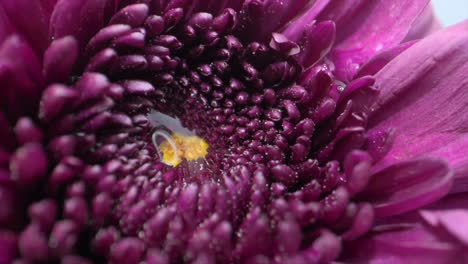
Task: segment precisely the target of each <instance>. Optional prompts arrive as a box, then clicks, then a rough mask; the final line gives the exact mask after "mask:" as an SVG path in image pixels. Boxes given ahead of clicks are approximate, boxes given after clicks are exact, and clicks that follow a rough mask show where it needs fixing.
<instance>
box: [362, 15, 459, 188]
mask: <svg viewBox="0 0 468 264" xmlns="http://www.w3.org/2000/svg"><path fill="white" fill-rule="evenodd" d="M467 72H468V21H465V22H463V23H461V24H458V25H456V26H454V27H451V28H448V29H445V30H442V31H439V32H437V33H434V34H432V35H430V36H429V37H427V38H425V39H423V40H422V41H420V42H418V43H417V44H415V45H413V46H412V47H411V48H409V49H408V50H406V51H404V52H403V53H401V55H400V56H398V57H397V58H395V59H394V60H393V61H392V62H390V63H389V64H388V65H387V66H386V67H384V68H383V69H382V70H381V71H380V72H379V73H378V74H377V75H376V76H375V78H376V85H378V86H379V87H380V90H381V91H380V97H379V98H378V100H377V102H376V104H375V105H374V107H373V108H374V112H373V114H372V116H371V119H370V128H371V129H370V133H377V132H379V131H388V130H391V129H393V130H395V133H394V139H393V141H394V142H393V146H392V148H391V149H390V151H389V153H387V155H386V156H385V157H384V158H383V159H382V160H381V161H380V162H379V163H378V164H377V166H378V167H379V168H383V167H386V166H389V165H391V164H394V163H397V162H399V161H401V160H408V159H411V158H414V157H419V156H437V157H440V158H444V159H446V160H447V161H448V162H449V164H450V165H451V166H453V167H454V169H455V173H456V176H457V177H464V176H468V156H467V155H466V149H467V148H468V115H467V114H466V109H467V107H468V89H467V88H468V78H467V77H466V74H467ZM461 179H463V178H461ZM465 187H466V185H465ZM465 190H467V189H465Z"/></svg>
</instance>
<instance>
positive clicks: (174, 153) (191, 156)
mask: <svg viewBox="0 0 468 264" xmlns="http://www.w3.org/2000/svg"><path fill="white" fill-rule="evenodd" d="M155 135H156V133H155ZM159 135H160V136H163V137H164V138H165V141H163V142H162V143H161V144H159V146H158V145H156V147H157V148H158V151H159V155H160V157H161V161H162V162H163V163H165V164H167V165H170V166H173V167H177V166H178V165H179V164H180V163H181V162H182V161H183V160H184V159H185V160H187V161H192V160H198V159H201V158H204V157H205V156H206V154H208V147H209V145H208V143H207V142H206V141H205V140H204V139H202V138H200V137H197V136H194V135H192V136H188V135H183V134H178V133H173V134H172V135H168V134H165V135H163V134H159ZM156 136H157V135H156Z"/></svg>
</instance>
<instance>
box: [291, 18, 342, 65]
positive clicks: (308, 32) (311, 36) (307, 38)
mask: <svg viewBox="0 0 468 264" xmlns="http://www.w3.org/2000/svg"><path fill="white" fill-rule="evenodd" d="M335 33H336V29H335V23H333V21H325V22H322V23H319V24H317V25H312V26H310V27H307V28H306V29H305V30H304V36H303V38H302V39H300V41H299V45H300V46H301V47H302V49H303V50H302V52H301V53H300V54H299V55H298V59H299V62H300V63H301V65H302V66H304V68H307V67H309V66H311V65H313V64H314V63H315V62H317V61H318V60H320V59H322V58H323V57H324V56H325V55H327V53H328V52H329V51H330V49H331V48H332V46H333V44H334V41H335Z"/></svg>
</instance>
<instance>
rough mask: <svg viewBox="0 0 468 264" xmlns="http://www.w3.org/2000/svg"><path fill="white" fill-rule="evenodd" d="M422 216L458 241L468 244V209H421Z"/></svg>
mask: <svg viewBox="0 0 468 264" xmlns="http://www.w3.org/2000/svg"><path fill="white" fill-rule="evenodd" d="M421 216H422V218H423V219H424V220H425V221H426V222H427V223H428V224H429V225H431V226H433V227H441V228H443V229H444V231H445V232H446V233H447V234H449V235H450V236H452V237H453V238H454V239H456V240H458V242H460V243H461V244H463V245H464V246H468V210H463V209H452V210H439V211H429V210H424V211H421Z"/></svg>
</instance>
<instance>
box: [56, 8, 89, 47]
mask: <svg viewBox="0 0 468 264" xmlns="http://www.w3.org/2000/svg"><path fill="white" fill-rule="evenodd" d="M85 2H86V0H59V1H58V2H57V5H56V6H55V8H54V11H53V12H52V16H51V18H50V25H49V27H50V28H49V34H50V38H51V39H56V38H62V37H65V36H68V35H71V36H77V35H78V31H79V23H80V10H81V8H82V7H83V5H84V3H85Z"/></svg>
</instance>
